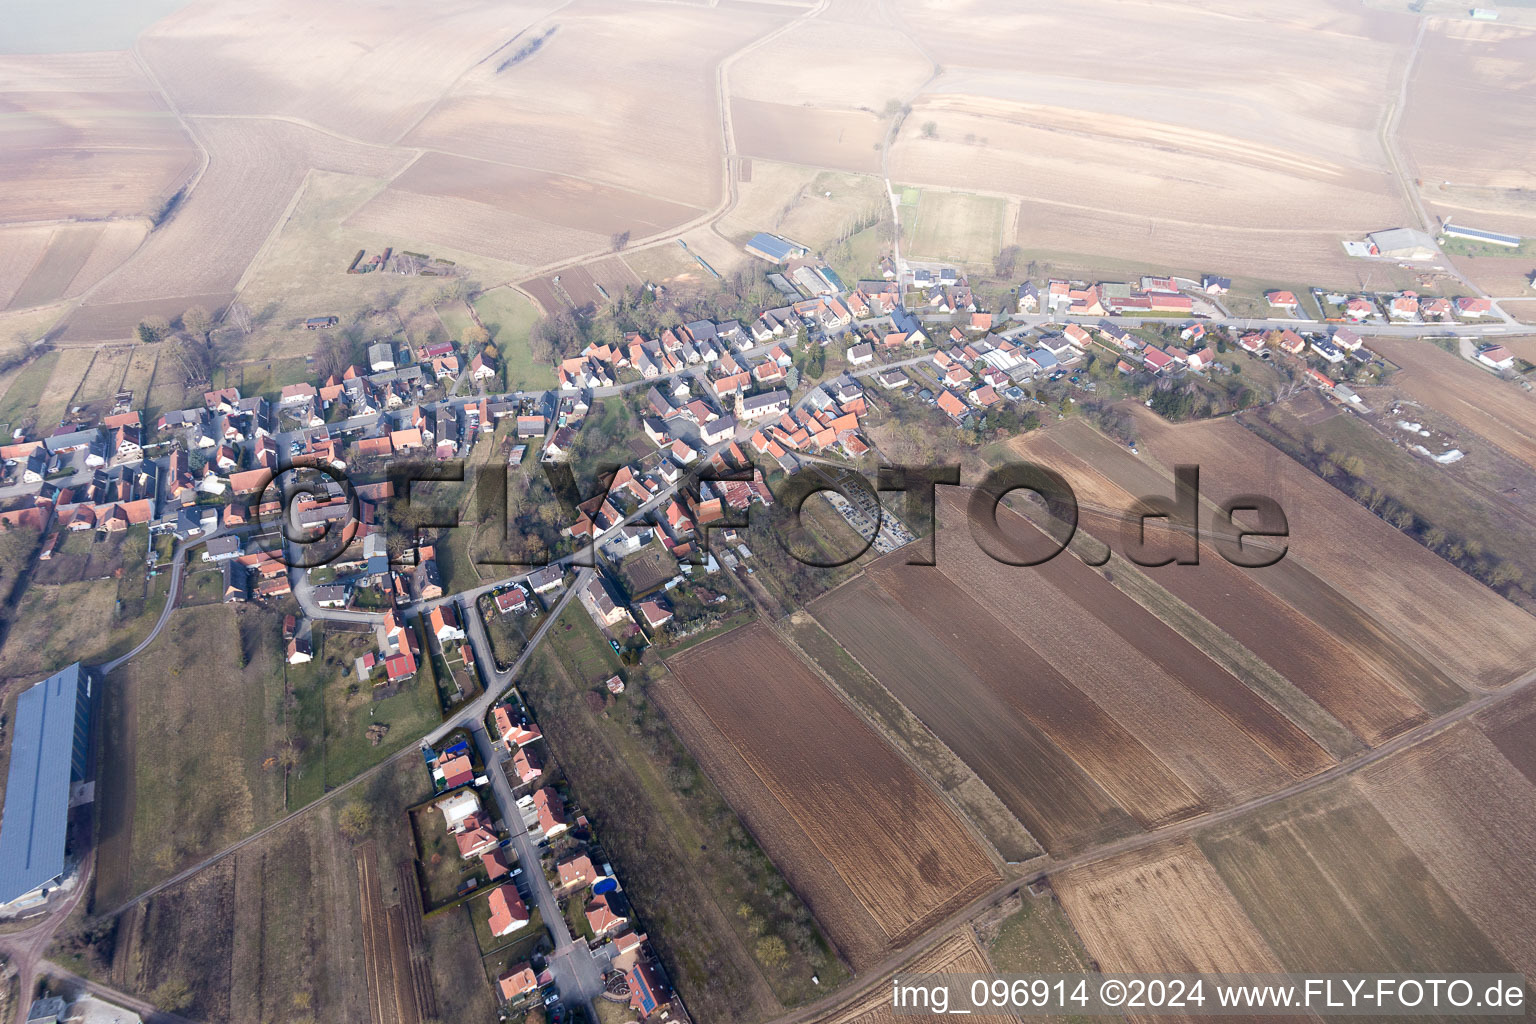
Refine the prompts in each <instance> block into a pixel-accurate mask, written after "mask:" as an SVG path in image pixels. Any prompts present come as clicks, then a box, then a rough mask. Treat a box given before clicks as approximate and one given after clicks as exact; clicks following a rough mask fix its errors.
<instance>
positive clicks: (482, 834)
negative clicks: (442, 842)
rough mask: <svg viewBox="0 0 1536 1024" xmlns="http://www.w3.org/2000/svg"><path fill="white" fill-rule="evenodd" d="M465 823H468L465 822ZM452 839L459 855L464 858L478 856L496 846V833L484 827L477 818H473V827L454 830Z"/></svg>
mask: <svg viewBox="0 0 1536 1024" xmlns="http://www.w3.org/2000/svg"><path fill="white" fill-rule="evenodd" d="M466 824H468V823H467V822H466ZM453 840H454V842H455V843H456V844H457V845H458V847H459V856H460V857H462V858H464V859H465V860H468V859H469V858H471V857H478V856H480V855H481V854H483V853H485V852H486V851H488V850H493V849H495V848H496V846H497V840H496V833H494V832H492V831H491V830H490V829H488V828H486V827H485V825H484V823H482V822H481V821H480V820H479V819H478V818H477V819H475V824H474V825H473V827H470V828H466V829H465V830H464V831H462V832H455V833H454V835H453Z"/></svg>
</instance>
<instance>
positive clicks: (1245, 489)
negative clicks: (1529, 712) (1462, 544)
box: [1137, 414, 1536, 711]
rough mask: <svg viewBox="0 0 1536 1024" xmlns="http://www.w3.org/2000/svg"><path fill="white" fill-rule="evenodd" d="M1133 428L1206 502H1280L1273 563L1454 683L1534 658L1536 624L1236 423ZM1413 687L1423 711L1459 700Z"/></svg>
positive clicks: (1444, 691) (1449, 691) (1493, 675)
mask: <svg viewBox="0 0 1536 1024" xmlns="http://www.w3.org/2000/svg"><path fill="white" fill-rule="evenodd" d="M1137 423H1138V426H1139V429H1140V432H1141V435H1142V441H1143V445H1144V450H1145V451H1148V452H1149V453H1150V454H1151V455H1152V456H1153V457H1154V458H1156V459H1157V460H1158V461H1160V462H1161V463H1163V464H1164V465H1165V466H1168V465H1173V464H1175V463H1179V462H1194V463H1198V464H1199V465H1200V466H1201V467H1202V469H1204V470H1205V473H1204V475H1203V477H1202V480H1201V486H1202V491H1203V493H1204V495H1205V496H1206V497H1207V498H1208V499H1209V500H1211V501H1213V502H1217V503H1219V502H1221V501H1224V500H1226V499H1227V498H1228V497H1231V496H1234V495H1239V494H1267V495H1270V496H1272V497H1274V498H1275V499H1276V500H1277V501H1279V502H1280V504H1281V506H1282V507H1283V508H1285V510H1286V514H1287V516H1288V518H1289V522H1290V541H1289V544H1290V553H1289V554H1288V555H1287V556H1286V558H1285V559H1284V561H1282V562H1281V563H1280V564H1281V565H1284V564H1286V563H1288V562H1290V561H1291V560H1292V559H1294V560H1295V561H1296V562H1298V563H1299V564H1301V565H1303V566H1304V567H1306V568H1307V569H1309V570H1310V571H1311V572H1312V573H1313V574H1314V575H1315V576H1316V578H1318V579H1320V580H1322V581H1323V582H1325V583H1327V584H1328V585H1329V587H1330V588H1331V589H1332V590H1333V591H1334V592H1335V593H1336V594H1337V595H1340V596H1342V597H1344V598H1347V599H1348V600H1349V601H1352V602H1353V603H1354V604H1355V605H1356V606H1358V608H1359V609H1360V610H1361V611H1362V612H1364V613H1366V615H1367V616H1368V617H1370V618H1373V619H1375V620H1376V621H1378V622H1379V623H1380V624H1381V628H1383V629H1385V630H1386V631H1388V632H1389V633H1390V634H1392V635H1395V636H1396V637H1397V638H1398V640H1399V641H1400V642H1401V643H1402V645H1403V646H1405V647H1409V648H1410V649H1412V648H1419V649H1420V651H1421V652H1422V655H1423V656H1424V657H1426V658H1428V659H1430V660H1431V661H1432V662H1433V663H1437V664H1439V665H1440V667H1442V668H1443V669H1444V670H1445V671H1446V672H1447V673H1449V674H1451V675H1452V676H1453V677H1455V678H1459V679H1465V680H1467V681H1469V682H1473V683H1477V684H1482V685H1498V684H1500V683H1503V682H1506V681H1508V680H1509V679H1510V678H1512V677H1513V676H1514V675H1515V674H1516V671H1517V670H1520V669H1523V668H1525V667H1526V666H1529V665H1530V664H1531V663H1532V662H1533V660H1536V629H1533V628H1532V627H1533V625H1536V620H1533V619H1532V617H1531V616H1530V615H1528V614H1526V613H1525V612H1523V611H1521V610H1520V609H1518V608H1516V607H1515V606H1514V605H1512V604H1510V603H1509V602H1507V601H1505V600H1504V599H1502V598H1500V597H1499V596H1498V595H1496V594H1494V593H1493V592H1492V591H1491V590H1488V589H1487V588H1485V587H1483V586H1482V585H1481V584H1479V583H1477V582H1476V581H1475V580H1473V579H1471V578H1470V577H1468V576H1466V575H1464V574H1463V573H1461V572H1460V571H1459V570H1457V569H1456V568H1454V567H1452V566H1450V565H1448V564H1447V563H1445V562H1444V561H1442V560H1441V559H1439V558H1438V557H1436V556H1435V555H1434V554H1433V553H1432V552H1430V551H1428V550H1426V549H1425V548H1423V547H1421V546H1420V545H1419V544H1417V543H1415V542H1414V541H1412V540H1410V539H1409V538H1408V537H1405V536H1404V535H1403V534H1401V533H1399V532H1398V531H1397V530H1395V529H1393V528H1392V527H1391V526H1389V525H1387V524H1386V523H1384V522H1382V521H1381V520H1379V519H1377V518H1376V517H1375V516H1373V515H1371V514H1370V513H1369V512H1367V511H1366V510H1365V509H1363V508H1360V507H1359V506H1357V505H1356V504H1355V503H1354V502H1353V501H1351V500H1350V499H1349V498H1347V497H1345V496H1344V495H1342V494H1340V493H1338V492H1337V491H1335V490H1334V489H1333V488H1332V487H1330V486H1329V485H1328V484H1326V483H1324V482H1323V481H1321V480H1319V479H1317V478H1316V477H1315V476H1313V475H1312V474H1311V473H1310V472H1309V471H1307V470H1306V469H1304V468H1303V467H1301V466H1299V465H1297V464H1296V463H1294V462H1292V461H1291V460H1290V459H1289V458H1288V457H1286V456H1284V455H1280V454H1279V453H1278V452H1276V451H1274V450H1273V449H1272V448H1270V447H1269V446H1268V445H1266V444H1265V443H1264V442H1263V441H1262V440H1260V439H1259V438H1257V437H1255V436H1253V435H1252V434H1251V433H1249V432H1248V431H1247V430H1245V429H1244V428H1243V427H1241V426H1239V425H1238V424H1237V423H1234V422H1229V421H1221V422H1214V421H1212V422H1205V423H1191V424H1186V425H1183V426H1178V427H1174V426H1170V425H1168V424H1167V423H1165V422H1163V421H1162V420H1160V419H1158V418H1157V417H1155V416H1152V415H1150V414H1147V415H1140V414H1138V416H1137ZM1266 571H1267V570H1266ZM1265 582H1266V585H1267V586H1270V587H1272V588H1277V591H1276V592H1277V593H1279V595H1280V596H1281V597H1282V598H1283V599H1285V600H1287V601H1289V602H1290V603H1291V604H1293V605H1299V604H1303V603H1305V602H1306V601H1307V600H1310V599H1311V598H1310V597H1304V596H1302V594H1299V593H1287V592H1285V591H1284V589H1279V588H1282V585H1284V586H1285V587H1289V586H1290V585H1291V584H1292V582H1293V581H1292V580H1291V579H1290V578H1289V576H1288V575H1287V574H1277V575H1275V576H1274V577H1273V578H1272V579H1271V577H1265ZM1474 624H1475V626H1474ZM1431 637H1432V638H1433V639H1432V640H1430V639H1429V638H1431ZM1408 681H1409V680H1408V679H1405V680H1404V682H1405V683H1406V682H1408ZM1417 682H1418V683H1419V685H1416V686H1415V689H1414V696H1415V697H1416V698H1417V699H1418V700H1419V702H1420V703H1421V704H1424V705H1425V707H1426V708H1427V709H1428V710H1431V711H1438V710H1444V709H1445V708H1446V707H1448V706H1451V705H1454V704H1455V703H1458V702H1459V701H1460V700H1462V699H1464V695H1462V694H1460V693H1458V692H1456V691H1455V690H1454V689H1453V688H1449V687H1446V686H1444V685H1435V686H1429V687H1426V686H1424V685H1422V684H1423V683H1424V682H1427V681H1426V680H1423V679H1422V678H1421V677H1420V678H1418V679H1417Z"/></svg>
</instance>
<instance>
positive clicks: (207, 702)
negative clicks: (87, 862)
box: [96, 605, 287, 906]
mask: <svg viewBox="0 0 1536 1024" xmlns="http://www.w3.org/2000/svg"><path fill="white" fill-rule="evenodd" d="M277 626H278V623H277V621H276V620H275V619H273V618H271V617H270V616H268V615H265V614H263V613H261V612H259V611H255V610H249V611H246V612H243V613H241V614H237V613H236V612H235V610H234V609H233V608H231V607H230V606H228V605H209V606H202V607H194V608H186V609H182V610H179V611H178V612H176V613H175V616H174V617H173V619H172V622H171V628H170V629H168V630H167V631H166V632H165V633H163V634H162V635H161V636H160V637H159V638H158V639H157V640H156V642H155V644H154V645H152V647H151V648H150V650H149V651H148V652H147V653H146V657H144V658H136V659H134V660H133V661H132V662H129V663H128V664H127V665H126V666H124V667H122V668H120V669H118V670H117V672H115V673H114V674H113V676H112V677H111V678H110V680H109V681H108V683H107V687H106V688H107V690H108V692H109V693H112V694H114V698H113V708H114V713H115V714H120V715H132V716H133V718H134V721H133V723H132V724H131V725H132V733H133V736H134V740H133V742H132V743H131V744H129V745H128V746H127V748H125V749H123V750H121V751H120V752H119V753H118V754H117V755H114V756H113V757H111V758H108V759H106V760H107V765H106V770H105V771H104V775H107V776H110V777H111V778H112V779H114V780H115V781H113V782H111V783H109V784H108V787H107V788H108V790H109V793H110V797H109V798H110V799H111V800H112V801H114V802H117V803H121V804H122V805H123V806H124V807H131V808H132V809H133V810H132V816H131V818H130V819H129V820H126V821H124V822H123V823H122V826H121V827H120V828H117V829H115V830H112V831H107V830H106V829H104V830H103V831H104V834H103V836H102V837H101V851H102V852H101V855H102V856H103V857H105V858H111V859H113V860H114V862H115V863H116V865H117V868H116V871H115V872H114V875H113V881H112V882H111V883H110V884H109V883H108V882H107V880H106V878H105V876H103V878H102V879H99V880H98V884H97V896H96V898H97V901H98V902H99V903H102V904H104V905H107V906H112V905H115V904H116V903H117V902H119V901H120V900H122V899H124V898H126V897H127V896H130V895H132V894H133V893H135V892H137V891H139V890H141V889H143V888H145V887H146V886H147V885H149V884H151V883H153V882H156V881H158V880H160V879H162V878H165V877H167V876H169V875H171V874H174V873H175V871H176V870H178V869H180V868H182V867H185V866H187V865H188V864H189V863H192V862H195V861H197V860H199V859H201V858H202V857H204V856H207V855H208V854H210V853H212V852H214V851H216V850H218V849H221V848H222V847H224V846H227V845H229V844H230V843H231V842H233V841H235V840H236V839H239V838H240V837H241V836H243V835H246V834H247V833H249V832H251V831H253V830H254V829H256V828H257V827H259V826H261V825H262V824H265V823H266V822H268V821H271V820H272V819H273V818H274V817H276V816H277V815H278V814H279V813H280V812H281V811H282V810H283V802H284V801H283V790H284V779H283V774H282V772H281V771H280V770H274V769H275V766H276V763H275V761H273V762H272V764H271V765H270V766H268V767H267V768H263V764H264V762H265V761H266V759H267V758H268V757H272V756H274V755H275V754H276V752H277V749H278V746H279V745H280V743H281V742H282V741H283V740H285V739H286V738H287V730H286V728H285V723H284V722H283V710H282V705H283V701H282V692H283V680H284V676H283V664H282V658H281V653H282V651H281V646H280V638H279V635H278V630H277ZM210 680H221V681H223V685H210V682H209V681H210ZM119 691H121V692H119ZM150 693H153V694H154V698H153V699H150V698H149V697H148V694H150ZM187 735H196V736H197V737H198V742H197V744H195V745H189V744H186V743H183V742H180V741H179V739H178V737H183V736H187Z"/></svg>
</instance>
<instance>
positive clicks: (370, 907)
mask: <svg viewBox="0 0 1536 1024" xmlns="http://www.w3.org/2000/svg"><path fill="white" fill-rule="evenodd" d="M356 857H357V885H358V900H359V903H360V905H361V907H362V919H363V920H362V929H361V930H362V938H363V971H364V973H365V974H366V975H367V976H368V1010H369V1013H368V1017H369V1019H370V1020H373V1021H378V1022H379V1024H418V1022H419V1021H420V1020H421V1018H422V1009H421V1006H420V1003H419V1001H418V996H419V993H418V991H417V989H416V987H415V986H414V985H413V984H412V978H411V971H410V963H411V955H410V951H409V950H408V949H407V948H406V941H405V920H404V915H403V914H402V913H401V908H400V907H399V906H395V907H392V908H389V909H386V908H385V906H384V899H383V896H382V894H381V893H380V891H379V856H378V848H377V846H375V845H374V844H373V843H372V842H367V843H364V844H363V845H362V846H361V847H359V848H358V850H357V852H356ZM428 991H430V982H429V983H428Z"/></svg>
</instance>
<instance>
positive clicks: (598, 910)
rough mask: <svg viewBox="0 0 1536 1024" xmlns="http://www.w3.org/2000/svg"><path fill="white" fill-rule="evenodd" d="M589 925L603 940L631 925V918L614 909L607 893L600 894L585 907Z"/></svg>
mask: <svg viewBox="0 0 1536 1024" xmlns="http://www.w3.org/2000/svg"><path fill="white" fill-rule="evenodd" d="M585 913H586V915H587V924H589V925H591V926H592V934H593V935H595V936H596V937H597V938H599V939H601V938H604V937H605V936H608V935H612V934H613V933H614V932H616V931H618V930H619V929H620V928H623V927H624V926H625V925H627V924H629V918H627V917H625V916H624V915H623V914H621V913H619V912H618V911H617V910H615V909H614V906H613V904H612V903H611V902H609V900H608V894H607V893H599V894H598V895H597V896H594V897H593V898H592V902H591V903H588V904H587V905H586V907H585Z"/></svg>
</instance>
